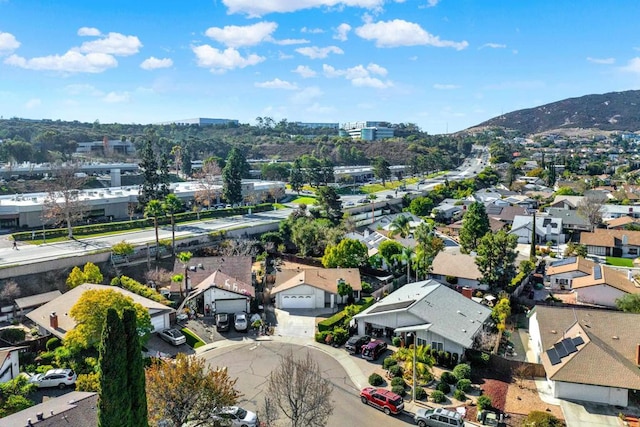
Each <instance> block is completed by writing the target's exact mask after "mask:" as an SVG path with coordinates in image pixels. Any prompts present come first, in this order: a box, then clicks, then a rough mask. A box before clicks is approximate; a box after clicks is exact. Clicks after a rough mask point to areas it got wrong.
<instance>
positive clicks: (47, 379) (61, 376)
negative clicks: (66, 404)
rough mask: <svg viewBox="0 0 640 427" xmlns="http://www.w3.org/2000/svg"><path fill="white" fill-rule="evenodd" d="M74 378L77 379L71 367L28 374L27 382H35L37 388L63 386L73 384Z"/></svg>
mask: <svg viewBox="0 0 640 427" xmlns="http://www.w3.org/2000/svg"><path fill="white" fill-rule="evenodd" d="M76 379H78V376H77V375H76V373H75V372H73V370H72V369H49V370H48V371H47V372H45V373H44V374H32V375H30V376H29V382H30V383H32V384H36V385H37V386H38V388H44V387H58V388H65V387H67V386H70V385H74V384H75V383H76Z"/></svg>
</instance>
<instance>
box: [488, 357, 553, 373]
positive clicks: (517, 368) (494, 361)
mask: <svg viewBox="0 0 640 427" xmlns="http://www.w3.org/2000/svg"><path fill="white" fill-rule="evenodd" d="M489 364H490V365H491V366H492V367H493V368H495V369H496V370H497V371H500V372H510V373H511V374H512V375H517V376H522V377H526V378H544V377H545V376H546V372H545V370H544V366H542V365H541V364H539V363H530V362H520V361H518V360H513V359H505V358H504V357H501V356H498V355H497V354H490V355H489Z"/></svg>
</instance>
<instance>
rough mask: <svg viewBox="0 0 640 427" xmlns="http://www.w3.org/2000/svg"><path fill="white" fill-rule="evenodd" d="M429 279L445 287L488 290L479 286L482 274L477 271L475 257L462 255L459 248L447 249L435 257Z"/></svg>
mask: <svg viewBox="0 0 640 427" xmlns="http://www.w3.org/2000/svg"><path fill="white" fill-rule="evenodd" d="M430 277H431V278H432V279H433V280H436V281H438V282H439V283H442V284H445V285H457V286H467V287H470V288H474V289H478V288H479V289H488V286H487V285H480V279H481V278H482V274H481V273H480V270H478V266H477V265H476V261H475V257H474V256H472V255H468V254H463V253H462V252H460V249H459V248H449V249H446V250H444V251H441V252H440V253H439V254H438V255H436V257H435V258H434V259H433V264H432V266H431V274H430Z"/></svg>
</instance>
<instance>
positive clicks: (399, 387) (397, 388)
mask: <svg viewBox="0 0 640 427" xmlns="http://www.w3.org/2000/svg"><path fill="white" fill-rule="evenodd" d="M391 391H392V392H394V393H395V394H397V395H398V396H404V393H405V389H404V386H403V385H396V386H393V387H391Z"/></svg>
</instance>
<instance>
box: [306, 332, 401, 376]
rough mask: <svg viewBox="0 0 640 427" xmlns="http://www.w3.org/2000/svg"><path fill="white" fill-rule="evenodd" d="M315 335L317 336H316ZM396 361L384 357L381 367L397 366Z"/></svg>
mask: <svg viewBox="0 0 640 427" xmlns="http://www.w3.org/2000/svg"><path fill="white" fill-rule="evenodd" d="M316 335H317V334H316ZM397 364H398V361H397V360H396V359H394V358H393V357H385V358H384V362H382V367H383V368H384V369H389V368H390V367H392V366H394V365H397Z"/></svg>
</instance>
